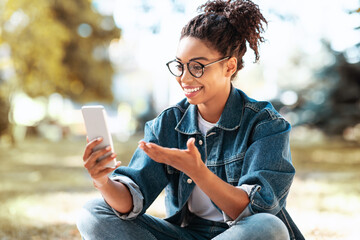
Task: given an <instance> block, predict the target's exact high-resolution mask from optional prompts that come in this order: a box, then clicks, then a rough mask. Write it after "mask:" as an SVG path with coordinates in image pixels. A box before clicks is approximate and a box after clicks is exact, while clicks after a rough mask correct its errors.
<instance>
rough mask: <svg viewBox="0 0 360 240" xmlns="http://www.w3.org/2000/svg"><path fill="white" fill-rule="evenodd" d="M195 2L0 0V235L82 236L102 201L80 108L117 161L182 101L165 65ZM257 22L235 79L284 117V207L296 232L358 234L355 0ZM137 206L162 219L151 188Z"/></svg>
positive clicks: (358, 33)
mask: <svg viewBox="0 0 360 240" xmlns="http://www.w3.org/2000/svg"><path fill="white" fill-rule="evenodd" d="M204 2H205V1H204V0H183V1H180V0H163V1H155V0H134V1H124V0H77V1H71V0H63V1H59V0H36V1H29V0H1V1H0V164H1V167H0V239H4V240H5V239H80V236H79V234H78V232H77V230H76V227H75V225H74V223H75V218H76V214H77V211H78V210H79V208H80V207H81V206H82V205H83V204H84V203H85V202H86V201H87V200H89V199H91V198H93V197H98V196H100V195H99V193H98V192H97V191H96V190H94V188H93V186H92V183H91V179H90V178H89V176H88V175H87V172H86V171H85V170H84V169H83V167H82V154H83V150H84V147H85V144H86V141H85V129H84V125H83V119H82V116H81V113H80V111H79V109H80V108H81V106H82V105H85V104H102V105H104V106H105V108H106V110H107V113H108V115H109V123H110V129H111V132H112V135H113V138H114V142H115V150H116V152H117V153H118V155H119V157H118V160H121V161H122V162H123V165H126V164H127V163H128V161H129V159H130V158H131V155H132V153H133V151H134V150H135V148H136V146H137V142H138V141H139V140H140V139H141V138H142V131H143V125H144V123H145V122H146V121H147V120H150V119H152V118H153V117H155V116H156V115H157V114H158V113H159V112H160V111H161V110H162V109H164V108H166V107H167V106H169V105H171V104H174V103H176V102H178V101H179V100H181V99H182V98H183V97H184V96H183V93H182V92H181V90H180V88H179V87H178V86H177V83H176V81H175V80H174V79H173V77H172V76H171V75H170V74H169V73H168V70H167V68H166V66H165V63H166V62H167V61H169V60H171V59H173V58H174V56H175V53H176V47H177V43H178V40H179V36H180V31H181V28H182V26H183V25H184V24H186V22H187V21H188V20H189V19H190V18H191V17H192V16H194V15H195V14H196V8H197V6H199V5H200V4H202V3H204ZM255 2H256V3H257V4H259V6H260V8H261V9H262V11H263V14H264V15H265V17H266V18H267V20H268V22H269V23H268V28H267V30H266V34H265V35H264V36H265V38H266V39H267V41H266V42H265V43H264V44H263V45H262V46H261V49H260V56H261V57H260V62H259V63H257V64H253V61H254V56H253V54H252V53H251V52H250V51H249V53H247V54H246V56H245V68H244V69H243V70H241V71H240V73H239V74H238V77H237V79H236V81H235V82H234V85H235V86H236V87H238V88H240V89H242V90H244V91H245V92H246V93H247V94H248V95H249V96H251V97H253V98H255V99H258V100H269V101H271V102H272V103H273V105H274V106H275V107H276V108H277V109H278V111H279V112H280V113H281V114H282V115H283V116H284V117H285V118H286V119H287V120H289V121H290V122H291V124H292V126H293V131H292V134H291V144H292V155H293V162H294V165H295V166H296V168H297V175H296V177H295V180H294V183H293V188H292V191H291V192H290V195H289V198H288V209H289V212H290V213H291V215H292V216H293V218H294V220H295V222H296V223H297V224H298V226H299V228H300V229H301V230H302V231H303V233H304V234H305V237H306V239H358V236H359V235H360V232H359V230H358V228H357V227H354V226H356V223H359V222H360V174H359V173H360V1H358V0H337V1H335V0H331V1H325V0H319V1H310V0H303V1H295V0H291V1H280V0H273V1H255ZM149 212H150V213H152V214H154V215H156V216H159V217H163V216H164V206H163V196H162V195H161V196H160V197H159V198H158V200H157V201H156V202H155V203H154V204H153V206H152V207H151V209H149Z"/></svg>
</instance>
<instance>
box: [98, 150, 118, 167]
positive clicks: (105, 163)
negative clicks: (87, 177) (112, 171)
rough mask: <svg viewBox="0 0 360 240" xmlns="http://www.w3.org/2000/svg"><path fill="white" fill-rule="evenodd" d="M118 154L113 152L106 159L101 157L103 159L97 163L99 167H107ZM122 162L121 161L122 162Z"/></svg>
mask: <svg viewBox="0 0 360 240" xmlns="http://www.w3.org/2000/svg"><path fill="white" fill-rule="evenodd" d="M116 156H117V155H116V154H115V153H112V154H110V155H109V156H107V157H106V158H104V159H101V161H100V162H99V163H98V164H97V166H99V167H105V166H106V165H107V164H108V163H110V162H112V161H113V160H114V159H115V158H116ZM120 163H121V162H120Z"/></svg>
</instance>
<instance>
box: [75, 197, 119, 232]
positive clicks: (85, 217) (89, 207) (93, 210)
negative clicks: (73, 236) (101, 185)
mask: <svg viewBox="0 0 360 240" xmlns="http://www.w3.org/2000/svg"><path fill="white" fill-rule="evenodd" d="M112 214H113V215H115V214H114V213H113V211H112V209H111V208H110V207H109V206H108V205H107V203H105V201H104V200H103V199H101V198H99V199H93V200H90V201H88V202H87V203H86V204H85V205H84V206H83V208H82V209H81V210H80V211H79V213H78V216H77V220H76V225H77V228H78V229H79V232H80V234H81V235H87V234H86V233H89V232H92V234H94V231H97V230H100V229H101V228H102V226H104V224H105V222H106V221H108V220H109V219H108V217H109V216H111V215H112ZM105 226H106V224H105Z"/></svg>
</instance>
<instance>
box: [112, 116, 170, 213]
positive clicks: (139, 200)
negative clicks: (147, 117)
mask: <svg viewBox="0 0 360 240" xmlns="http://www.w3.org/2000/svg"><path fill="white" fill-rule="evenodd" d="M144 141H146V142H152V143H156V144H158V139H157V137H156V136H155V133H154V120H153V121H150V122H147V123H146V124H145V135H144ZM111 178H113V179H114V180H117V181H121V182H123V183H124V184H125V185H126V186H127V187H128V188H129V190H130V193H131V195H132V198H133V211H136V212H131V213H129V214H128V217H126V216H125V217H123V218H125V219H127V218H129V219H132V218H135V217H137V216H138V215H142V214H143V213H145V211H146V210H147V209H148V207H149V206H150V205H151V204H152V203H153V201H154V200H155V199H156V198H157V196H158V195H159V194H160V193H161V191H162V190H163V189H164V188H165V186H166V185H167V184H168V178H167V175H166V170H165V167H164V165H163V164H160V163H157V162H155V161H153V160H152V159H151V158H150V157H149V156H148V155H147V154H146V153H145V152H144V151H143V150H141V149H140V148H137V149H136V150H135V153H134V155H133V156H132V159H131V161H130V163H129V165H128V166H127V167H119V168H117V169H116V170H115V171H114V172H113V174H112V176H111ZM121 179H128V180H126V181H125V182H124V181H122V180H121ZM127 183H128V184H127Z"/></svg>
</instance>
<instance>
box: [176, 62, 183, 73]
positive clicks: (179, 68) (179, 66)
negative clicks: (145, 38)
mask: <svg viewBox="0 0 360 240" xmlns="http://www.w3.org/2000/svg"><path fill="white" fill-rule="evenodd" d="M175 68H176V69H177V70H179V71H181V70H182V69H183V66H182V65H181V64H180V63H177V64H176V65H175Z"/></svg>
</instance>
